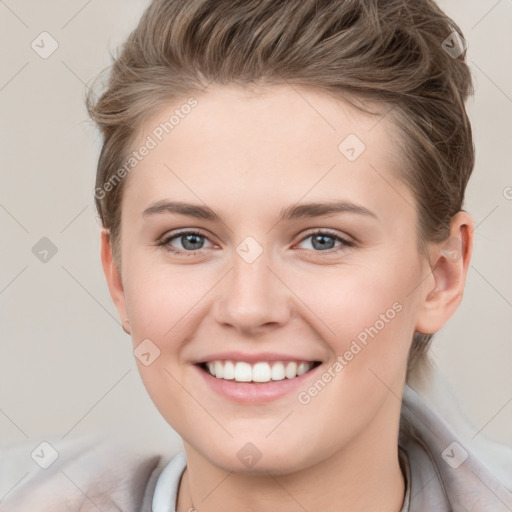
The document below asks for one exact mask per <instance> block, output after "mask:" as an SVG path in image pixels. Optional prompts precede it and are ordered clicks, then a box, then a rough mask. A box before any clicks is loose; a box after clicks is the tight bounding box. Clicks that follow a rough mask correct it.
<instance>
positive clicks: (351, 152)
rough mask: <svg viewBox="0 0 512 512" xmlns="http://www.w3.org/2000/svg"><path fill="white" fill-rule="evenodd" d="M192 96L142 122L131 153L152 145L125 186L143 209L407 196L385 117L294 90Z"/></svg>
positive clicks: (221, 90) (229, 90) (226, 90)
mask: <svg viewBox="0 0 512 512" xmlns="http://www.w3.org/2000/svg"><path fill="white" fill-rule="evenodd" d="M193 98H194V101H193V102H191V101H190V100H189V98H184V99H183V100H180V101H174V102H172V103H169V104H168V105H166V106H165V107H163V108H162V109H161V110H160V111H159V112H158V113H157V114H156V115H154V116H153V117H152V118H151V119H149V120H148V121H146V122H145V123H144V124H143V125H142V126H141V128H140V131H139V136H138V140H137V142H136V143H135V144H134V148H133V149H134V150H135V151H136V150H137V149H138V148H140V147H142V146H144V145H145V144H146V145H151V146H152V147H151V149H150V151H147V152H146V153H147V154H146V156H144V157H143V158H142V159H141V160H140V161H139V162H138V163H137V166H136V168H135V169H134V171H135V172H132V173H131V174H130V175H129V178H128V182H127V184H126V189H125V192H124V196H125V197H126V200H127V201H129V202H130V203H132V202H133V201H136V202H137V203H138V208H143V207H146V206H147V204H148V203H149V202H151V201H154V200H157V199H163V198H166V197H171V198H172V197H173V195H176V196H179V197H180V198H183V196H187V198H189V199H195V200H196V201H197V200H198V198H199V197H201V196H200V194H203V195H204V196H205V197H204V198H202V197H201V199H204V200H206V199H207V198H208V199H213V198H215V202H216V203H217V204H221V205H225V206H226V207H227V203H226V201H229V203H230V204H233V205H235V203H236V196H237V195H238V196H240V197H241V196H243V195H250V196H251V198H252V199H254V200H255V203H256V204H259V205H260V206H262V207H267V206H270V205H272V204H273V203H276V202H278V203H279V202H283V201H290V202H296V201H298V200H299V199H300V198H301V197H302V196H304V195H305V194H307V195H308V196H309V199H313V198H314V199H318V198H319V197H320V196H321V197H323V198H326V196H329V197H328V198H332V199H334V198H339V197H340V194H341V195H343V194H347V195H351V196H357V198H358V200H360V202H369V203H370V204H371V203H374V206H378V204H376V203H379V199H382V201H381V202H383V201H384V200H386V199H388V200H389V198H390V197H392V196H394V199H396V198H398V197H400V196H402V197H403V196H404V195H405V196H407V195H409V197H410V193H409V191H408V190H407V189H406V187H405V185H404V184H402V183H401V182H400V181H399V180H398V179H397V172H396V171H397V170H398V166H399V165H400V161H401V155H400V152H399V149H398V146H397V144H396V130H395V127H394V126H393V125H392V124H391V122H390V120H389V119H387V118H386V117H385V116H379V115H371V114H368V113H365V112H363V111H361V110H359V109H357V108H355V107H354V106H353V105H351V104H350V103H349V102H347V101H345V100H342V99H341V98H340V99H335V98H333V97H332V96H328V95H327V94H325V93H323V92H321V91H315V90H312V89H307V88H298V87H295V86H272V87H264V88H260V89H258V90H255V89H252V90H245V89H242V88H240V87H236V86H234V87H220V86H215V87H213V86H211V87H209V88H208V89H207V90H206V92H204V93H201V94H200V95H196V96H194V97H193ZM190 105H194V106H193V107H191V106H190ZM381 110H382V111H385V109H384V108H381ZM249 191H250V194H247V193H248V192H249ZM194 196H195V197H194ZM313 196H316V197H313ZM246 199H247V198H245V200H246ZM256 199H257V201H256ZM124 202H125V200H124V198H123V203H124ZM238 206H245V207H246V208H248V207H249V206H250V205H248V204H247V202H246V201H245V204H244V205H238ZM252 206H255V205H252ZM388 207H389V205H388Z"/></svg>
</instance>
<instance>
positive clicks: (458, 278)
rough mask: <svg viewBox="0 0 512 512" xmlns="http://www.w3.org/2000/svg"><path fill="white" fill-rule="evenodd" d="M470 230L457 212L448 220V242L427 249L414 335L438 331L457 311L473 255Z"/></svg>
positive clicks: (466, 218)
mask: <svg viewBox="0 0 512 512" xmlns="http://www.w3.org/2000/svg"><path fill="white" fill-rule="evenodd" d="M474 229H475V228H474V223H473V219H472V218H471V216H470V215H469V214H468V213H466V212H463V211H460V212H459V213H457V214H456V215H455V216H454V217H453V219H452V222H451V224H450V234H449V236H448V238H447V239H446V240H445V241H443V242H440V243H438V244H433V245H432V246H431V247H430V249H429V254H430V262H431V271H432V275H431V276H430V279H427V280H426V281H425V286H424V287H422V291H421V293H422V297H421V298H420V300H421V304H420V310H419V314H418V317H417V319H416V331H418V332H421V333H424V334H433V333H435V332H437V331H439V330H440V329H441V328H442V327H443V325H444V324H445V323H446V322H447V321H448V320H449V319H450V317H451V316H452V315H453V314H454V313H455V311H456V310H457V308H458V307H459V304H460V302H461V300H462V295H463V293H464V286H465V284H466V275H467V271H468V268H469V263H470V260H471V254H472V252H473V231H474Z"/></svg>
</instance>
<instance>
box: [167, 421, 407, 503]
mask: <svg viewBox="0 0 512 512" xmlns="http://www.w3.org/2000/svg"><path fill="white" fill-rule="evenodd" d="M381 412H382V411H381ZM384 416H386V415H384ZM385 419H386V420H387V424H385V426H384V427H383V426H382V423H381V422H379V421H375V422H372V424H371V425H370V426H369V427H368V428H367V429H366V431H365V432H362V433H361V434H360V435H359V436H358V437H357V438H356V439H354V440H352V442H351V443H350V444H349V445H347V446H344V447H343V448H341V449H339V450H338V451H336V452H334V453H333V454H332V455H331V456H330V457H329V458H327V459H324V460H322V461H320V462H319V463H317V464H314V465H312V466H309V467H307V468H306V469H304V470H301V471H297V472H294V473H290V474H285V475H282V474H272V473H271V472H265V474H259V475H247V474H240V473H234V472H231V471H226V470H223V469H221V468H219V467H216V466H214V465H213V464H211V463H210V462H209V461H208V460H207V459H206V458H204V457H203V456H202V455H201V454H200V453H198V452H197V451H195V450H194V449H193V448H192V447H191V446H190V445H188V444H187V443H185V451H186V454H187V469H186V471H185V474H184V476H183V478H182V479H181V482H180V487H179V493H178V503H177V505H178V506H177V509H176V510H177V512H188V511H191V510H194V511H197V512H221V511H222V512H235V511H240V510H244V511H247V512H267V511H268V512H273V511H275V510H279V511H280V512H296V511H297V510H300V509H302V510H309V511H313V510H322V512H340V511H350V512H363V511H364V512H369V511H378V512H399V511H400V510H401V508H402V504H403V499H404V494H405V484H404V478H403V475H402V472H401V469H400V464H399V456H398V421H396V422H395V423H394V424H393V425H390V423H389V416H387V417H386V418H385ZM376 420H377V418H376ZM377 427H378V428H377ZM381 427H383V428H381Z"/></svg>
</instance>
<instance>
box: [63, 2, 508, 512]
mask: <svg viewBox="0 0 512 512" xmlns="http://www.w3.org/2000/svg"><path fill="white" fill-rule="evenodd" d="M471 92H472V84H471V76H470V72H469V69H468V67H467V64H466V63H465V61H464V40H463V38H462V35H461V33H460V30H459V29H458V27H457V26H456V25H455V24H454V23H453V22H452V21H451V20H450V19H449V18H448V17H447V16H446V15H445V14H444V13H443V12H442V11H441V10H440V9H439V8H438V7H437V6H436V5H435V4H434V2H432V1H430V0H420V1H417V2H409V3H404V2H402V1H401V0H400V1H399V0H390V1H386V2H380V1H377V0H366V1H365V0H359V1H355V0H354V1H343V0H337V1H316V2H313V1H300V2H299V1H297V0H281V1H277V2H276V1H275V0H273V1H270V0H268V1H261V0H243V1H242V0H240V1H235V2H233V1H229V2H228V1H224V0H220V1H216V2H211V1H205V0H191V1H188V2H179V1H170V0H165V1H164V0H155V1H153V2H152V3H151V5H150V6H149V7H148V9H147V10H146V11H145V13H144V15H143V17H142V19H141V20H140V22H139V25H138V27H137V28H136V29H135V30H134V31H133V33H132V34H131V35H130V37H129V38H128V40H127V41H126V43H125V44H124V46H123V48H122V52H121V54H120V55H119V57H118V58H117V59H116V61H115V63H114V65H113V68H112V70H111V74H110V80H109V83H108V88H107V90H106V91H104V92H103V94H102V95H101V96H100V98H99V99H98V100H96V99H94V98H93V96H92V95H90V96H89V98H88V108H89V112H90V115H91V117H92V118H93V119H94V121H95V122H96V123H97V124H98V126H99V128H100V130H101V132H102V134H103V136H104V144H103V148H102V151H101V155H100V158H99V163H98V171H97V180H96V188H95V198H96V204H97V208H98V212H99V215H100V218H101V221H102V224H103V230H102V233H101V241H102V252H101V258H102V264H103V269H104V272H105V276H106V279H107V283H108V286H109V290H110V293H111V296H112V299H113V301H114V303H115V305H116V307H117V310H118V313H119V316H120V319H121V321H122V323H123V328H124V330H125V331H126V332H127V333H129V334H130V335H131V337H132V340H133V345H134V354H135V356H136V358H137V364H138V367H139V370H140V374H141V377H142V380H143V382H144V385H145V387H146V389H147V391H148V393H149V395H150V397H151V399H152V400H153V402H154V403H155V405H156V407H157V408H158V409H159V411H160V413H161V414H162V416H163V417H164V418H165V419H166V421H167V422H168V423H169V425H170V426H172V428H173V429H175V430H176V432H178V434H179V435H180V436H181V437H182V439H183V444H184V451H183V452H180V453H178V454H176V455H175V457H173V458H172V459H171V460H164V459H163V458H160V459H151V460H144V461H143V462H141V461H140V460H139V459H137V460H136V461H135V459H134V460H133V461H132V462H127V463H126V464H127V466H121V468H122V469H121V472H122V474H123V480H122V481H121V482H119V481H117V480H116V478H117V477H115V476H112V475H108V478H111V481H110V482H107V484H108V485H106V486H104V487H103V488H100V486H99V485H98V484H99V482H100V481H102V478H100V477H99V476H98V474H96V475H95V476H94V477H92V476H91V485H90V486H89V489H88V490H87V491H86V492H85V493H84V495H85V496H86V497H87V500H85V499H84V500H83V506H82V508H81V510H89V509H91V510H93V509H94V508H93V507H99V508H101V510H148V511H149V510H152V511H153V512H162V511H174V510H176V511H178V512H184V511H187V510H188V511H191V510H198V511H200V512H202V511H205V512H206V511H217V510H223V511H235V510H254V511H256V510H257V511H265V510H269V511H270V510H276V509H279V510H281V511H292V510H301V509H302V510H308V511H313V510H323V511H331V510H332V511H334V510H337V511H338V510H350V511H352V512H353V511H359V510H361V511H362V510H365V511H368V510H376V511H377V510H378V511H379V512H399V511H400V512H405V511H410V512H417V511H427V510H429V511H430V510H436V511H445V510H446V511H448V510H454V511H464V510H468V511H484V510H485V511H491V510H492V511H506V510H512V493H511V492H510V490H509V489H507V488H506V486H505V483H502V482H500V481H499V479H498V478H497V477H495V476H494V475H493V473H492V472H491V471H490V470H489V469H488V468H486V466H485V465H483V464H482V463H480V462H479V460H478V458H477V457H476V456H474V455H473V454H471V453H469V452H468V450H467V449H466V447H464V445H463V444H462V443H461V441H460V439H458V438H457V437H456V435H455V434H454V433H453V432H452V431H451V429H450V427H449V426H448V425H447V424H446V422H444V421H443V419H442V418H440V417H439V416H438V415H436V414H435V412H434V411H433V410H431V409H429V407H428V406H427V404H426V402H425V401H424V400H423V399H422V398H421V397H420V396H419V395H418V394H417V393H415V392H414V391H413V390H412V388H410V387H409V386H407V385H406V382H407V379H408V378H411V376H412V375H413V374H414V372H415V369H417V368H418V367H419V365H421V363H422V361H423V360H424V359H425V357H426V352H427V349H428V346H429V343H430V340H431V337H432V334H433V333H435V332H437V331H438V330H439V329H441V328H442V326H443V325H445V323H446V322H447V321H448V320H449V318H450V317H451V316H452V315H453V313H454V312H455V311H456V309H457V307H458V305H459V303H460V300H461V298H462V294H463V290H464V284H465V278H466V274H467V270H468V265H469V262H470V258H471V251H472V244H473V230H474V223H473V220H472V218H471V216H470V215H469V214H468V213H467V212H465V211H464V210H463V200H464V191H465V187H466V184H467V182H468V179H469V177H470V174H471V171H472V169H473V164H474V150H473V143H472V132H471V126H470V123H469V120H468V117H467V114H466V110H465V106H464V104H465V101H466V99H467V98H468V96H469V95H470V94H471ZM130 464H131V465H130ZM134 475H137V478H134ZM103 483H104V482H103ZM508 483H510V482H508ZM102 494H103V496H102ZM57 503H60V502H57Z"/></svg>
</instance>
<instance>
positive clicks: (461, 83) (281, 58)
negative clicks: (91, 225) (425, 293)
mask: <svg viewBox="0 0 512 512" xmlns="http://www.w3.org/2000/svg"><path fill="white" fill-rule="evenodd" d="M463 42H464V39H463V36H462V32H461V30H460V29H459V27H458V26H457V25H456V24H455V23H454V22H453V21H452V20H451V19H450V18H449V17H448V16H447V15H446V14H445V13H444V12H443V11H442V10H441V9H440V8H439V7H438V6H437V5H436V3H435V2H434V1H433V0H414V1H413V2H412V1H411V2H407V1H406V2H404V1H403V0H186V1H183V0H153V1H152V2H151V4H150V5H149V6H148V7H147V9H146V10H145V12H144V14H143V15H142V18H141V19H140V21H139V24H138V26H137V27H136V28H135V29H134V30H133V32H132V33H131V34H130V36H129V37H128V39H127V40H126V42H125V43H124V45H123V46H122V48H121V51H120V52H119V55H118V56H117V57H116V58H114V62H113V65H112V68H111V70H110V78H109V82H108V86H107V89H106V90H105V91H104V92H103V93H102V94H101V96H100V97H99V99H96V98H95V95H94V93H93V92H92V91H90V92H89V94H88V96H87V99H86V102H87V108H88V112H89V115H90V116H91V118H92V119H93V120H94V121H95V122H96V124H97V125H98V127H99V128H100V130H101V133H102V135H103V147H102V150H101V154H100V156H99V161H98V168H97V176H96V190H101V191H103V192H104V193H103V192H102V193H101V194H95V197H96V207H97V210H98V213H99V216H100V219H101V222H102V224H103V226H104V227H105V228H107V229H108V230H109V233H110V237H111V241H112V247H113V251H114V258H115V261H116V262H117V264H118V265H119V263H120V254H119V245H120V244H119V234H120V219H121V212H120V206H121V199H122V190H123V182H124V181H126V180H121V181H120V182H119V183H118V184H116V186H115V187H110V188H111V189H112V190H110V188H109V191H108V192H105V189H104V186H105V184H106V183H108V182H109V180H111V179H112V178H113V177H115V175H116V172H118V171H119V169H120V168H121V167H122V166H123V163H124V162H125V161H126V159H127V156H128V154H129V152H130V150H131V146H132V144H133V143H134V140H135V138H136V136H137V130H138V129H139V128H140V126H141V124H142V123H143V122H144V121H145V120H147V119H148V118H149V117H150V116H152V115H154V114H156V113H157V112H158V111H159V110H160V109H161V108H162V107H163V106H165V105H168V103H169V102H170V101H176V100H178V99H180V98H181V99H182V98H184V97H186V95H190V94H193V93H194V92H201V91H202V90H203V89H204V88H205V87H206V86H207V85H209V84H210V83H212V82H215V83H217V84H220V85H233V84H235V85H240V86H243V87H249V86H252V85H255V86H257V85H262V86H267V85H274V84H286V83H288V84H293V85H299V86H305V87H311V88H314V89H316V90H319V91H323V92H326V93H328V94H331V95H333V96H335V97H338V98H344V99H349V101H350V98H352V99H355V100H357V101H351V103H353V104H354V105H355V106H357V107H358V108H361V109H363V110H365V109H364V108H363V107H362V104H361V103H360V101H361V100H368V101H369V102H370V103H372V104H373V105H377V106H380V107H382V108H383V112H386V113H385V114H383V112H380V113H378V115H386V116H388V115H389V116H390V119H391V120H392V122H393V123H394V124H393V125H394V126H396V127H397V128H398V133H400V137H399V138H398V140H397V141H396V143H397V147H398V148H400V151H401V153H402V157H403V158H402V161H403V168H402V169H399V170H398V172H399V173H400V177H401V178H402V179H403V180H404V182H405V183H407V184H408V185H409V187H410V188H411V190H412V191H413V193H414V196H415V198H416V201H417V216H418V241H419V242H420V246H423V243H424V242H426V241H438V242H439V241H442V240H445V239H446V237H447V235H448V230H449V225H450V220H451V219H452V217H453V216H454V215H455V214H456V213H457V212H459V211H460V210H461V209H462V205H463V201H464V192H465V188H466V185H467V182H468V180H469V177H470V175H471V172H472V170H473V166H474V147H473V139H472V130H471V125H470V122H469V119H468V116H467V113H466V109H465V102H466V100H467V98H468V97H469V95H470V94H472V93H473V85H472V79H471V73H470V70H469V68H468V66H467V64H466V62H465V53H464V50H465V48H464V45H463V44H462V47H460V46H461V43H463ZM459 47H460V51H456V50H457V49H459ZM365 111H368V110H365ZM431 337H432V335H431V334H423V333H418V332H417V333H415V336H414V340H413V344H412V348H411V354H410V357H409V370H411V369H412V367H413V366H414V364H415V362H416V360H417V359H418V358H420V357H421V356H422V354H424V353H425V352H426V350H427V348H428V345H429V343H430V340H431Z"/></svg>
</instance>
